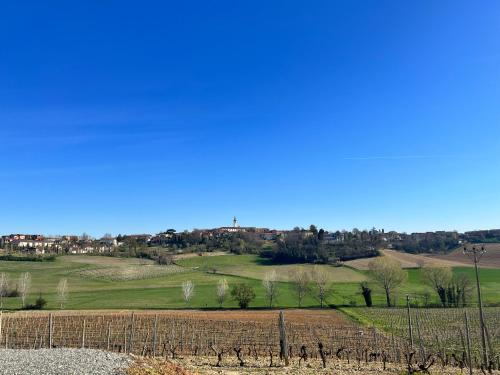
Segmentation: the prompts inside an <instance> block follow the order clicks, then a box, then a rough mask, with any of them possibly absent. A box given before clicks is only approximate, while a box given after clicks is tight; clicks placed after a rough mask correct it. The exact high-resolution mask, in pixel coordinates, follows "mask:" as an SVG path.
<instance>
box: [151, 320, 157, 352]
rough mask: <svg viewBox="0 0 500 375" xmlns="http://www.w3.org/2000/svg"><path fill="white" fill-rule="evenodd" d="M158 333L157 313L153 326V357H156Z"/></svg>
mask: <svg viewBox="0 0 500 375" xmlns="http://www.w3.org/2000/svg"><path fill="white" fill-rule="evenodd" d="M157 335H158V315H155V322H154V327H153V350H152V353H153V358H154V357H156V341H157Z"/></svg>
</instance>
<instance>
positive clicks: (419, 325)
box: [346, 307, 500, 368]
mask: <svg viewBox="0 0 500 375" xmlns="http://www.w3.org/2000/svg"><path fill="white" fill-rule="evenodd" d="M346 312H347V313H349V314H351V315H353V316H355V317H357V318H360V319H361V320H363V321H365V323H368V324H373V325H375V326H377V327H381V328H382V329H383V330H384V331H385V332H387V334H390V335H395V336H397V337H405V338H407V340H409V336H410V333H409V332H410V325H409V319H408V318H409V317H410V321H411V329H412V336H413V337H412V338H413V345H414V347H415V348H416V349H417V350H418V352H419V353H420V354H421V355H423V356H425V355H426V353H435V355H436V357H437V359H438V361H439V362H441V363H442V364H448V363H450V361H455V362H459V363H460V362H461V361H462V362H463V356H464V354H465V353H466V351H467V341H468V340H467V332H466V323H465V313H467V317H468V325H469V340H470V347H471V357H472V358H471V360H472V361H473V363H474V364H475V366H476V367H479V366H480V364H481V329H480V323H479V312H478V309H477V308H466V309H411V310H410V313H409V315H408V311H407V310H406V309H404V308H393V309H386V308H385V309H382V308H357V309H346ZM484 317H485V322H486V328H487V332H486V344H487V349H488V352H489V359H490V361H492V362H493V365H494V367H495V368H499V367H500V356H499V354H500V308H496V307H488V308H485V309H484Z"/></svg>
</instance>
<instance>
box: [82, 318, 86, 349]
mask: <svg viewBox="0 0 500 375" xmlns="http://www.w3.org/2000/svg"><path fill="white" fill-rule="evenodd" d="M84 348H85V318H83V330H82V349H84Z"/></svg>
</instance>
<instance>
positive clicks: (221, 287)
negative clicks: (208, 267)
mask: <svg viewBox="0 0 500 375" xmlns="http://www.w3.org/2000/svg"><path fill="white" fill-rule="evenodd" d="M228 289H229V286H228V285H227V280H226V279H220V280H219V282H218V284H217V302H219V307H220V308H222V305H223V304H224V301H225V300H226V296H227V290H228Z"/></svg>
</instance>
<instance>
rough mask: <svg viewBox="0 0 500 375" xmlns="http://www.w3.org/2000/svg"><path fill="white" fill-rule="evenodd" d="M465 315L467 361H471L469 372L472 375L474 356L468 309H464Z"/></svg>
mask: <svg viewBox="0 0 500 375" xmlns="http://www.w3.org/2000/svg"><path fill="white" fill-rule="evenodd" d="M464 315H465V336H466V340H467V362H469V374H470V375H472V356H471V352H470V331H469V317H468V316H467V310H465V311H464Z"/></svg>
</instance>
